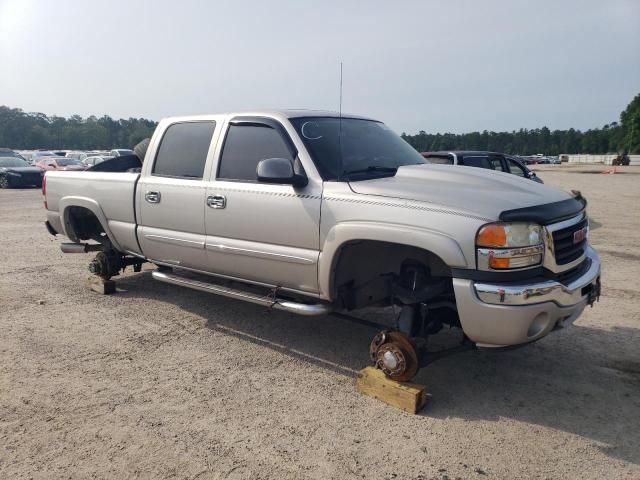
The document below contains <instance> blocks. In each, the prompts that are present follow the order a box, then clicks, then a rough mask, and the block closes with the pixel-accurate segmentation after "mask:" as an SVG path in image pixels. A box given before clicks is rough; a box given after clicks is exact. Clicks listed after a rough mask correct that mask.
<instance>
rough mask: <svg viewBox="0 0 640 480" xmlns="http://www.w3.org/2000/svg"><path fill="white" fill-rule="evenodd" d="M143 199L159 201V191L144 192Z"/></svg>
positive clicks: (150, 201) (151, 201) (153, 201)
mask: <svg viewBox="0 0 640 480" xmlns="http://www.w3.org/2000/svg"><path fill="white" fill-rule="evenodd" d="M144 199H145V200H146V201H147V202H149V203H160V192H146V193H145V194H144Z"/></svg>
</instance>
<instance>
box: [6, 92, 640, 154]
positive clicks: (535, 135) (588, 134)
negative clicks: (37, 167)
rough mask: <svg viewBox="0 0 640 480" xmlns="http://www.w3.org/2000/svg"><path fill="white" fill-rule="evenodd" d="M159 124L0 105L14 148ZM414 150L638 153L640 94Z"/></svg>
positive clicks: (427, 136) (423, 139)
mask: <svg viewBox="0 0 640 480" xmlns="http://www.w3.org/2000/svg"><path fill="white" fill-rule="evenodd" d="M156 125H157V123H156V122H154V121H153V120H147V119H145V118H129V119H127V120H125V119H120V120H114V119H113V118H111V117H109V116H108V115H104V116H102V117H100V118H97V117H95V116H90V117H88V118H82V117H81V116H79V115H73V116H71V117H69V118H64V117H58V116H52V117H48V116H47V115H45V114H44V113H27V112H24V111H22V110H21V109H19V108H9V107H6V106H0V147H10V148H15V149H39V148H43V149H60V148H69V149H78V150H90V149H106V148H112V147H120V148H127V147H129V148H130V147H132V146H134V145H135V144H137V143H138V142H140V141H141V140H143V139H144V138H147V137H150V136H151V134H152V133H153V130H154V129H155V127H156ZM402 137H403V138H404V139H405V140H406V141H407V142H409V144H411V145H412V146H413V147H414V148H415V149H416V150H418V151H421V152H422V151H436V150H488V151H495V152H504V153H513V154H521V155H532V154H536V153H543V154H547V155H558V154H561V153H593V154H597V153H632V154H634V153H635V154H637V153H640V94H639V95H636V97H635V98H634V99H633V100H632V101H631V103H630V104H629V105H628V106H627V108H626V109H625V110H624V111H623V112H622V113H621V114H620V122H612V123H610V124H607V125H605V126H603V127H602V128H595V129H590V130H587V131H585V132H582V131H580V130H575V129H573V128H570V129H569V130H549V129H548V128H547V127H542V128H536V129H531V130H530V129H524V128H521V129H520V130H518V131H515V130H514V131H512V132H490V131H487V130H485V131H483V132H471V133H426V132H425V131H420V132H419V133H417V134H415V135H407V134H406V133H403V134H402Z"/></svg>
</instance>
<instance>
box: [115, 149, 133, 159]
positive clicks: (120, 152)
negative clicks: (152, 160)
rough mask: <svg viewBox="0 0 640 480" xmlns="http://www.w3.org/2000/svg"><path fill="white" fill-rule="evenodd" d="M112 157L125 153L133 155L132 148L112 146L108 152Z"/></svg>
mask: <svg viewBox="0 0 640 480" xmlns="http://www.w3.org/2000/svg"><path fill="white" fill-rule="evenodd" d="M109 155H111V156H112V157H123V156H125V155H135V153H134V152H133V150H131V149H129V148H114V149H113V150H111V151H110V152H109Z"/></svg>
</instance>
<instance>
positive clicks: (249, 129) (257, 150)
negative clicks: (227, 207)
mask: <svg viewBox="0 0 640 480" xmlns="http://www.w3.org/2000/svg"><path fill="white" fill-rule="evenodd" d="M267 158H286V159H287V160H291V161H293V156H292V154H291V150H290V149H289V147H288V145H287V143H286V142H285V140H284V138H283V137H282V135H281V134H280V132H278V131H277V130H276V129H275V128H272V127H270V126H268V125H262V124H251V125H230V126H229V130H228V131H227V137H226V138H225V141H224V146H223V148H222V155H221V156H220V167H219V169H218V178H220V179H226V180H244V181H252V182H255V181H256V180H257V177H256V169H257V167H258V163H259V162H260V160H266V159H267Z"/></svg>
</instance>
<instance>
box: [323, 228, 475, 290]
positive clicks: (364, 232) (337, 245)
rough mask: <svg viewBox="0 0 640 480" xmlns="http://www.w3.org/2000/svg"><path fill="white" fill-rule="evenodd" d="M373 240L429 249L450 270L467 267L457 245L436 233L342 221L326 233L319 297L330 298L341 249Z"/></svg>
mask: <svg viewBox="0 0 640 480" xmlns="http://www.w3.org/2000/svg"><path fill="white" fill-rule="evenodd" d="M358 240H374V241H380V242H388V243H397V244H400V245H408V246H412V247H417V248H421V249H423V250H428V251H430V252H431V253H433V254H434V255H437V256H438V257H440V259H442V261H443V262H444V263H445V264H447V265H448V266H449V267H454V268H455V267H457V268H467V266H468V264H467V260H466V258H465V256H464V253H463V252H462V249H461V248H460V245H458V242H457V241H456V240H455V239H454V238H452V237H450V236H448V235H446V234H444V233H442V232H439V231H437V230H431V229H428V228H417V227H412V226H408V225H397V224H379V223H373V222H343V223H339V224H338V225H336V226H334V227H333V228H332V229H331V230H329V232H328V234H327V236H326V239H325V242H324V245H323V246H322V250H321V252H320V258H319V260H318V284H319V287H320V295H321V296H322V298H325V299H330V298H331V291H332V290H331V289H332V288H333V285H332V278H333V270H334V269H335V266H336V262H337V259H338V255H339V253H340V250H341V248H342V247H343V246H344V245H345V244H347V243H349V242H352V241H358Z"/></svg>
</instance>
